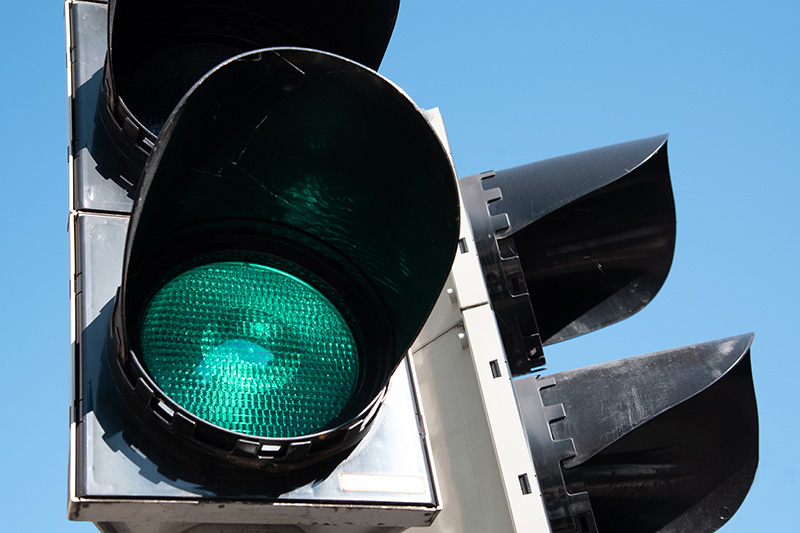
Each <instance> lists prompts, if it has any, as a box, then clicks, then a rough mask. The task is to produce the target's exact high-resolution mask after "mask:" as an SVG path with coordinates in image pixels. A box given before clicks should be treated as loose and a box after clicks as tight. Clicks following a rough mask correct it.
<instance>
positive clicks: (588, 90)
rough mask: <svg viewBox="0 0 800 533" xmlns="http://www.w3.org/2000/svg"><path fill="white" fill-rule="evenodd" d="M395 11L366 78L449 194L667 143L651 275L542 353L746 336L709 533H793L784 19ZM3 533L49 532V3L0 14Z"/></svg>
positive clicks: (793, 58) (60, 277)
mask: <svg viewBox="0 0 800 533" xmlns="http://www.w3.org/2000/svg"><path fill="white" fill-rule="evenodd" d="M762 5H765V6H769V7H756V5H755V4H754V3H752V2H740V1H726V2H722V1H716V0H715V1H706V2H696V1H695V2H687V1H674V2H668V3H664V2H642V1H639V2H633V1H630V2H589V1H574V2H530V1H497V2H486V1H481V2H477V1H472V0H460V1H455V0H447V1H444V0H442V1H436V2H432V1H430V0H427V1H421V0H404V2H403V3H402V5H401V10H400V17H399V20H398V23H397V26H396V30H395V34H394V37H393V39H392V42H391V44H390V46H389V50H388V52H387V54H386V58H385V60H384V63H383V66H382V68H381V72H382V73H383V74H384V75H385V76H387V77H388V78H390V79H391V80H393V81H394V82H395V83H397V84H398V85H399V86H400V87H402V88H403V89H404V90H405V91H406V92H407V93H408V94H409V95H410V96H411V97H412V99H414V100H415V101H416V102H417V103H418V104H419V105H420V106H421V107H437V106H438V107H439V108H440V109H441V111H442V113H443V115H444V118H445V122H446V125H447V128H448V133H449V137H450V144H451V146H452V149H453V154H454V157H455V161H456V166H457V169H458V173H459V175H460V176H465V175H468V174H472V173H476V172H480V171H484V170H490V169H498V170H499V169H502V168H507V167H510V166H515V165H519V164H523V163H526V162H530V161H535V160H539V159H543V158H547V157H551V156H556V155H561V154H566V153H570V152H574V151H578V150H582V149H587V148H593V147H597V146H603V145H606V144H611V143H615V142H621V141H626V140H632V139H636V138H640V137H645V136H650V135H654V134H658V133H663V132H669V133H670V134H671V137H670V141H669V156H670V168H671V172H672V179H673V188H674V193H675V201H676V207H677V216H678V240H677V248H676V251H675V259H674V262H673V266H672V271H671V273H670V276H669V278H668V279H667V281H666V283H665V285H664V287H663V289H662V290H661V292H660V293H659V295H658V297H656V298H655V300H654V301H653V303H652V304H650V305H649V306H648V307H647V308H645V309H644V310H643V311H642V312H641V313H639V314H638V315H636V316H634V317H632V318H630V319H628V320H626V321H624V322H622V323H620V324H618V325H615V326H612V327H610V328H607V329H605V330H603V331H601V332H597V333H593V334H591V335H588V336H585V337H583V338H581V339H579V340H574V341H569V342H566V343H564V344H562V345H558V346H554V347H552V348H550V349H549V350H547V351H546V355H547V356H548V361H549V363H550V367H551V369H552V370H563V369H566V368H573V367H578V366H583V365H586V364H590V363H596V362H602V361H607V360H611V359H616V358H620V357H627V356H631V355H637V354H641V353H647V352H651V351H655V350H661V349H667V348H671V347H677V346H682V345H686V344H691V343H695V342H701V341H704V340H711V339H716V338H720V337H726V336H730V335H734V334H738V333H744V332H748V331H755V333H756V340H755V343H754V345H753V373H754V375H755V386H756V395H757V398H758V405H759V417H760V446H761V452H760V466H759V470H758V474H757V476H756V480H755V483H754V485H753V487H752V489H751V491H750V494H749V495H748V497H747V499H746V501H745V503H744V504H743V506H742V508H741V509H740V511H739V512H738V513H737V515H736V516H734V517H733V519H732V520H731V521H730V523H729V524H728V525H727V526H726V527H725V528H723V530H722V531H724V532H725V533H737V532H738V533H751V532H753V531H758V530H761V529H763V528H764V527H768V528H769V529H770V530H774V531H795V530H797V520H796V519H795V518H794V515H793V510H794V508H795V507H796V506H797V502H798V501H799V500H798V496H799V494H798V477H799V476H798V465H797V462H796V459H795V457H794V456H795V453H794V449H795V448H796V447H797V441H798V440H799V439H800V429H799V427H798V426H799V424H798V408H800V402H798V389H800V387H798V385H797V383H796V381H795V380H796V379H798V377H800V365H798V349H797V345H796V342H795V336H794V329H795V328H796V327H797V319H798V318H799V317H800V313H798V307H799V304H798V301H799V298H800V291H798V288H797V279H796V277H797V276H798V274H799V273H800V251H798V237H797V230H798V229H800V220H799V215H798V212H800V210H798V207H797V203H798V200H797V198H798V196H800V187H798V171H797V164H796V159H797V153H798V146H800V134H799V133H798V128H799V127H800V126H798V125H800V105H798V100H797V99H798V95H800V37H798V32H797V29H796V25H797V22H798V21H800V4H798V3H796V2H789V1H783V2H781V1H778V2H770V3H769V4H762ZM5 9H6V11H5V13H6V15H5V16H4V17H3V18H2V22H0V24H2V33H0V35H2V42H3V48H4V50H5V51H6V52H5V54H4V58H3V62H2V69H3V71H4V74H3V76H2V78H3V83H2V85H1V86H0V91H2V99H0V102H2V115H3V119H4V120H3V124H2V126H0V135H2V146H3V148H4V150H5V153H6V156H5V158H4V161H5V164H4V185H5V186H4V192H3V194H2V196H1V197H0V202H2V204H1V205H2V209H0V217H2V228H1V229H0V243H2V250H4V254H3V259H4V260H3V261H2V262H0V279H3V281H4V283H5V286H6V289H5V291H4V296H3V298H2V302H3V305H2V309H1V310H0V317H2V321H1V322H0V324H2V333H3V335H2V338H3V340H4V341H5V350H4V357H3V358H2V362H0V365H2V366H1V367H0V368H2V377H3V378H4V379H5V385H4V387H3V388H2V404H0V405H1V407H0V408H2V417H3V418H2V419H3V420H5V424H6V426H5V428H4V430H3V438H2V439H1V440H0V450H2V473H3V475H2V478H3V488H2V489H0V490H1V491H2V492H1V493H0V502H2V506H3V511H4V512H3V517H4V518H3V529H4V531H13V532H16V531H46V532H60V531H91V530H92V527H93V526H92V525H91V524H85V523H78V524H73V523H69V522H68V521H67V520H66V497H67V492H66V491H67V481H66V475H67V446H68V411H67V407H68V402H69V387H68V385H69V360H68V359H69V357H68V356H69V346H68V344H69V306H68V277H69V275H68V274H69V262H68V257H67V256H68V242H67V231H66V227H67V210H68V202H67V190H68V189H67V165H66V144H67V132H66V100H65V93H66V91H65V86H66V80H65V68H64V29H63V17H62V9H63V5H62V3H61V2H60V1H59V0H50V1H48V2H44V1H42V0H29V1H27V2H13V3H9V4H8V5H6V6H5Z"/></svg>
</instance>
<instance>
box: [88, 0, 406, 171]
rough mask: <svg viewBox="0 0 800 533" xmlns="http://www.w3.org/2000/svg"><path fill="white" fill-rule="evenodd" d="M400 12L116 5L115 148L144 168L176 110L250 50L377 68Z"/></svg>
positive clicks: (304, 2) (106, 110)
mask: <svg viewBox="0 0 800 533" xmlns="http://www.w3.org/2000/svg"><path fill="white" fill-rule="evenodd" d="M399 4H400V2H399V0H379V1H369V2H364V1H353V0H346V1H337V2H325V1H319V0H294V1H292V2H263V1H262V2H257V1H248V0H178V1H174V0H172V1H167V2H165V1H160V0H111V1H110V5H109V20H108V54H107V58H106V67H105V71H104V80H103V92H102V95H101V98H103V99H104V100H105V102H104V105H101V108H100V111H101V118H102V119H103V122H104V123H105V126H106V129H107V130H108V131H109V134H110V135H111V136H112V138H113V139H114V141H115V143H116V144H117V145H118V147H119V148H120V149H121V150H122V151H123V153H125V155H126V157H128V158H129V159H130V160H131V162H133V163H134V165H135V166H137V167H138V168H139V169H141V167H142V166H143V164H144V160H145V159H146V157H147V154H148V153H149V151H150V149H151V148H152V146H153V144H154V143H155V139H156V136H157V135H158V134H159V132H160V130H161V128H162V127H163V125H164V121H165V120H166V118H167V117H168V116H169V114H170V112H171V111H172V109H173V108H174V107H175V105H176V104H177V103H178V101H179V100H180V99H181V97H182V96H183V95H184V94H185V93H186V91H187V90H189V88H190V87H191V86H192V85H193V84H194V83H195V82H196V81H197V80H198V79H199V78H200V77H201V76H203V75H204V74H205V73H206V72H207V71H209V70H210V69H211V68H213V67H214V66H215V65H217V64H219V63H221V62H223V61H225V60H226V59H228V58H230V57H233V56H235V55H238V54H240V53H243V52H246V51H248V50H255V49H260V48H267V47H275V46H293V47H304V48H314V49H318V50H322V51H326V52H331V53H334V54H338V55H341V56H344V57H347V58H349V59H352V60H354V61H356V62H359V63H361V64H363V65H366V66H368V67H370V68H372V69H377V68H378V66H379V65H380V63H381V60H382V59H383V55H384V53H385V51H386V47H387V45H388V44H389V38H390V37H391V35H392V30H393V29H394V24H395V20H396V18H397V11H398V8H399ZM135 178H136V176H133V177H132V178H131V179H134V180H135Z"/></svg>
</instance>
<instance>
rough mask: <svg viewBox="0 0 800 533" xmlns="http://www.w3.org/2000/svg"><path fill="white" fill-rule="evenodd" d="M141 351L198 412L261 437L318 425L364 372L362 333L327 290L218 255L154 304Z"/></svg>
mask: <svg viewBox="0 0 800 533" xmlns="http://www.w3.org/2000/svg"><path fill="white" fill-rule="evenodd" d="M141 342H142V348H141V351H142V359H143V361H144V364H145V366H146V368H147V370H148V372H149V373H150V375H151V376H152V378H153V379H154V380H155V382H156V384H158V386H159V387H160V388H161V389H162V390H163V391H164V392H165V393H166V394H167V395H168V396H170V397H171V398H172V399H173V400H174V401H175V402H177V403H178V404H179V405H180V406H182V407H183V408H184V409H186V410H187V411H189V412H190V413H193V414H194V415H196V416H198V417H200V418H202V419H204V420H207V421H208V422H211V423H213V424H216V425H218V426H221V427H223V428H226V429H229V430H232V431H237V432H241V433H246V434H249V435H257V436H262V437H295V436H300V435H307V434H309V433H313V432H315V431H317V430H319V429H321V428H322V427H324V426H325V425H327V424H328V423H329V422H331V421H332V420H333V419H334V418H336V417H337V416H338V415H339V414H340V413H341V412H342V410H343V409H344V408H345V406H346V405H347V403H348V402H349V401H350V398H351V397H352V395H353V392H354V390H355V387H356V383H357V381H358V375H359V361H358V353H357V351H356V345H355V341H354V339H353V335H352V333H351V331H350V328H349V327H348V325H347V323H346V322H345V320H344V318H343V317H342V315H341V314H340V313H339V312H338V311H337V309H336V308H335V307H334V306H333V304H332V303H331V302H330V301H329V300H328V299H327V298H326V297H325V296H323V295H322V294H321V293H320V292H319V291H317V290H316V289H314V288H313V287H311V286H310V285H309V284H307V283H305V282H303V281H301V280H300V279H298V278H296V277H294V276H293V275H290V274H287V273H285V272H282V271H280V270H277V269H275V268H272V267H268V266H264V265H259V264H253V263H242V262H224V263H210V264H206V265H203V266H200V267H197V268H194V269H191V270H188V271H186V272H184V273H182V274H180V275H178V276H176V277H175V278H173V279H171V280H170V281H168V282H167V283H166V284H165V285H164V286H163V287H161V289H159V291H158V292H157V293H156V294H155V296H154V297H153V299H152V300H151V301H150V303H149V305H148V306H147V309H146V310H145V313H144V316H143V319H142V327H141Z"/></svg>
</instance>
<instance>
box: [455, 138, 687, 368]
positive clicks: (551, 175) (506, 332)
mask: <svg viewBox="0 0 800 533" xmlns="http://www.w3.org/2000/svg"><path fill="white" fill-rule="evenodd" d="M459 181H460V184H461V189H462V192H463V196H464V203H465V206H466V208H467V212H468V214H469V217H470V222H471V223H472V225H473V229H474V232H475V239H476V244H477V246H478V252H479V254H480V258H481V264H482V265H483V269H484V274H485V277H486V282H487V287H488V289H489V293H490V296H491V298H492V305H493V307H494V309H495V312H496V313H497V314H498V317H499V319H500V320H499V322H500V325H501V333H502V334H503V341H504V344H505V346H506V352H507V354H508V355H509V364H510V365H511V367H512V371H513V372H514V373H515V374H517V375H521V374H525V373H527V372H529V371H530V370H531V369H532V368H536V367H540V366H542V365H543V364H544V357H543V354H542V349H541V346H542V344H545V345H546V344H550V343H555V342H559V341H562V340H566V339H570V338H572V337H577V336H579V335H583V334H585V333H589V332H590V331H594V330H596V329H599V328H602V327H605V326H608V325H610V324H613V323H615V322H618V321H620V320H622V319H624V318H627V317H629V316H631V315H633V314H634V313H636V312H637V311H639V310H640V309H642V308H643V307H644V306H645V305H647V304H648V303H649V302H650V300H652V298H653V297H654V296H655V294H656V293H657V292H658V290H659V289H660V288H661V286H662V285H663V283H664V281H665V279H666V277H667V274H668V272H669V269H670V266H671V264H672V256H673V252H674V249H675V205H674V200H673V196H672V187H671V185H670V177H669V168H668V164H667V138H666V136H665V135H660V136H656V137H650V138H646V139H641V140H638V141H632V142H627V143H621V144H615V145H612V146H607V147H604V148H597V149H594V150H587V151H584V152H579V153H575V154H571V155H567V156H562V157H556V158H553V159H547V160H544V161H539V162H536V163H530V164H527V165H523V166H519V167H514V168H510V169H506V170H501V171H497V172H486V173H483V174H476V175H474V176H468V177H466V178H462V179H461V180H459Z"/></svg>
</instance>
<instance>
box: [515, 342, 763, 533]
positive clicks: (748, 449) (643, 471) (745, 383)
mask: <svg viewBox="0 0 800 533" xmlns="http://www.w3.org/2000/svg"><path fill="white" fill-rule="evenodd" d="M752 341H753V335H752V334H748V335H740V336H737V337H730V338H727V339H721V340H718V341H713V342H706V343H702V344H696V345H692V346H686V347H683V348H676V349H672V350H666V351H663V352H657V353H652V354H648V355H642V356H639V357H631V358H628V359H621V360H618V361H611V362H608V363H602V364H598V365H593V366H588V367H584V368H578V369H575V370H568V371H565V372H560V373H558V374H553V375H550V376H544V377H538V376H536V377H534V376H530V377H525V378H520V379H517V380H515V381H514V390H515V393H516V396H517V401H518V403H519V406H520V412H521V413H522V416H523V420H524V424H525V428H526V431H527V434H528V442H529V443H530V446H531V454H532V456H533V459H534V463H535V465H536V473H537V476H538V478H539V483H540V486H541V489H542V494H543V495H544V499H545V502H546V505H547V510H548V515H549V518H550V522H551V527H552V530H553V531H554V532H561V531H564V532H567V531H569V532H572V531H575V525H576V524H577V523H579V522H583V523H584V524H586V527H584V528H583V529H580V528H579V529H578V530H579V531H600V532H606V531H615V532H620V533H627V532H630V533H678V532H682V531H692V532H698V533H710V532H712V531H716V530H717V529H719V528H720V527H722V526H723V525H724V524H725V523H726V521H727V520H728V519H729V518H730V517H731V516H732V515H733V514H734V513H735V512H736V510H737V509H738V508H739V506H740V505H741V503H742V501H743V500H744V497H745V495H746V494H747V492H748V490H749V488H750V485H751V484H752V482H753V477H754V476H755V472H756V466H757V464H758V413H757V409H756V399H755V392H754V389H753V376H752V371H751V367H750V345H751V343H752ZM592 523H596V529H594V528H593V527H590V525H591V524H592Z"/></svg>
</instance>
